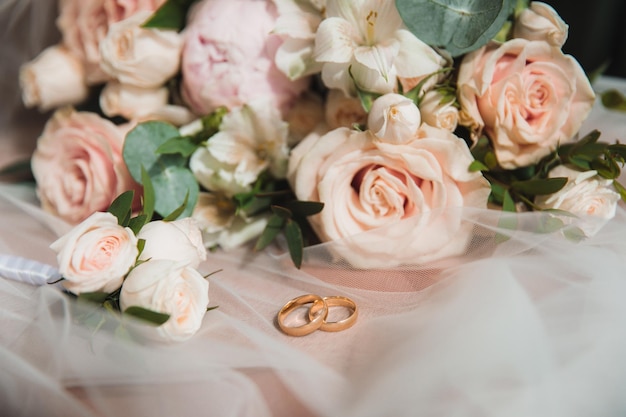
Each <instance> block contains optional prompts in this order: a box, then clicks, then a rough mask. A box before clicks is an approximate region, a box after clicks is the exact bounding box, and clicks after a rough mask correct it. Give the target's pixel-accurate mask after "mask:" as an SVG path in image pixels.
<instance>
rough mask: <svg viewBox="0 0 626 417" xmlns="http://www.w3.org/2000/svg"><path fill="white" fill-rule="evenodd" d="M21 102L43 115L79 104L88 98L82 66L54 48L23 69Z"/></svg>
mask: <svg viewBox="0 0 626 417" xmlns="http://www.w3.org/2000/svg"><path fill="white" fill-rule="evenodd" d="M19 82H20V87H21V89H22V100H23V102H24V105H25V106H26V107H35V106H36V107H38V108H39V110H41V111H46V110H50V109H53V108H55V107H62V106H64V105H71V104H77V103H80V102H82V101H83V100H85V99H86V98H87V94H88V88H87V85H86V83H85V70H84V68H83V65H82V62H81V61H80V60H79V59H78V58H77V57H76V56H74V55H72V54H71V53H70V52H69V51H68V50H67V49H66V48H65V47H63V46H59V45H56V46H51V47H49V48H47V49H45V50H44V51H43V52H41V53H40V54H39V55H38V56H37V57H36V58H35V59H34V60H32V61H30V62H28V63H26V64H25V65H24V66H23V67H22V68H20V78H19Z"/></svg>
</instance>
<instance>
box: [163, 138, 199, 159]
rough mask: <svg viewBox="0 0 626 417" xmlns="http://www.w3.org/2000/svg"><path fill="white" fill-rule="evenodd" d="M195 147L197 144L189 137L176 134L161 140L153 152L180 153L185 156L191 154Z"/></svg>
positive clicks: (196, 147)
mask: <svg viewBox="0 0 626 417" xmlns="http://www.w3.org/2000/svg"><path fill="white" fill-rule="evenodd" d="M196 149H198V145H197V144H195V143H193V142H192V141H191V138H188V137H184V136H178V137H175V138H171V139H169V140H167V141H165V142H163V143H162V144H161V145H159V147H158V148H157V149H156V151H155V152H156V153H157V154H180V155H182V156H184V157H186V158H187V157H189V156H191V154H193V153H194V152H195V151H196Z"/></svg>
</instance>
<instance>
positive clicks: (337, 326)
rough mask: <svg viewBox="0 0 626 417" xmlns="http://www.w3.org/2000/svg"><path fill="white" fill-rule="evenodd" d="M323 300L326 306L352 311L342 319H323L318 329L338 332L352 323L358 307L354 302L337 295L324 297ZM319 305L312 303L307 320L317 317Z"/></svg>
mask: <svg viewBox="0 0 626 417" xmlns="http://www.w3.org/2000/svg"><path fill="white" fill-rule="evenodd" d="M324 302H326V307H327V308H330V307H345V308H347V309H349V310H351V311H352V313H351V314H350V315H349V316H348V317H346V318H345V319H343V320H338V321H327V320H326V319H324V321H323V322H322V325H321V326H320V330H323V331H325V332H340V331H342V330H346V329H349V328H350V327H352V326H353V325H354V323H355V322H356V319H357V317H358V315H359V309H358V307H357V306H356V303H355V302H354V301H352V300H351V299H349V298H348V297H341V296H339V295H335V296H331V297H324ZM319 309H320V308H319V307H318V306H316V305H312V306H311V308H310V309H309V320H311V319H312V318H313V317H317V316H318V315H319Z"/></svg>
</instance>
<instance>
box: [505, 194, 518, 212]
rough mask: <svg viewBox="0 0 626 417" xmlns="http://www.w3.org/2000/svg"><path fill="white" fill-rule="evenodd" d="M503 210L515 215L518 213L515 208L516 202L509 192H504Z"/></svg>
mask: <svg viewBox="0 0 626 417" xmlns="http://www.w3.org/2000/svg"><path fill="white" fill-rule="evenodd" d="M502 210H504V211H510V212H513V213H514V212H516V211H517V209H516V207H515V201H514V200H513V198H512V197H511V193H509V190H504V196H503V198H502Z"/></svg>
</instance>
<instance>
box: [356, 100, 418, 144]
mask: <svg viewBox="0 0 626 417" xmlns="http://www.w3.org/2000/svg"><path fill="white" fill-rule="evenodd" d="M421 122H422V118H421V115H420V111H419V109H418V108H417V106H416V105H415V103H414V102H413V101H412V100H411V99H409V98H407V97H405V96H403V95H400V94H395V93H389V94H385V95H383V96H381V97H379V98H377V99H376V100H375V101H374V104H373V105H372V108H371V110H370V113H369V115H368V118H367V126H368V128H369V129H370V130H371V131H372V133H373V134H374V135H375V136H376V137H377V138H378V139H379V140H381V141H383V142H387V143H396V144H400V143H406V142H408V141H410V140H412V139H414V138H415V137H416V132H417V130H418V129H419V127H420V124H421Z"/></svg>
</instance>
